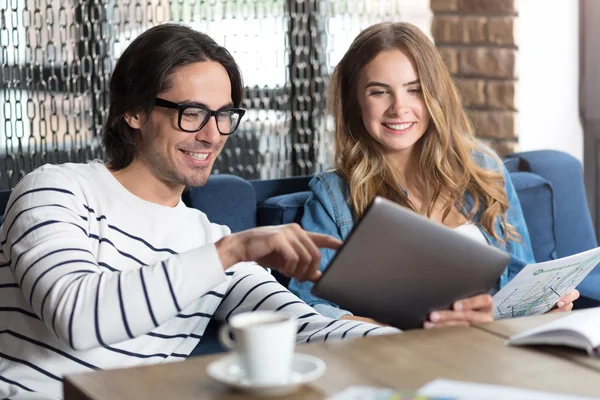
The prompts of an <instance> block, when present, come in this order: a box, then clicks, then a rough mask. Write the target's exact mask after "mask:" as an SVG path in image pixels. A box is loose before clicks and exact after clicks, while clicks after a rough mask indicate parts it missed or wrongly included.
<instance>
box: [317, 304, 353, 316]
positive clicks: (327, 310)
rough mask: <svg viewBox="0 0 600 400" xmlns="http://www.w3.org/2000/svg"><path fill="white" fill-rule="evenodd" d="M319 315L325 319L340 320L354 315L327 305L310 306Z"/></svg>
mask: <svg viewBox="0 0 600 400" xmlns="http://www.w3.org/2000/svg"><path fill="white" fill-rule="evenodd" d="M312 307H313V308H314V309H315V310H316V311H317V312H318V313H319V314H321V315H322V316H324V317H327V318H333V319H340V318H341V317H343V316H344V315H354V314H352V313H351V312H350V311H348V310H342V309H341V308H338V307H334V306H331V305H329V304H323V303H319V304H315V305H314V306H312Z"/></svg>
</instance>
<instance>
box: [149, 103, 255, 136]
mask: <svg viewBox="0 0 600 400" xmlns="http://www.w3.org/2000/svg"><path fill="white" fill-rule="evenodd" d="M154 105H155V106H157V107H164V108H171V109H173V110H177V111H178V112H179V116H178V119H177V124H178V125H179V129H181V130H182V131H185V132H198V131H199V130H200V129H202V128H204V126H205V125H206V124H207V123H208V120H209V119H210V118H211V117H213V116H214V117H215V120H216V121H217V129H218V131H219V133H220V134H221V135H231V134H232V133H233V132H235V130H236V129H237V128H238V126H239V125H240V121H241V120H242V117H243V116H244V114H245V113H246V110H243V109H241V108H234V107H225V108H221V109H219V110H216V111H213V110H211V109H210V108H208V107H205V106H203V105H201V104H177V103H173V102H172V101H169V100H165V99H161V98H158V97H157V98H155V99H154Z"/></svg>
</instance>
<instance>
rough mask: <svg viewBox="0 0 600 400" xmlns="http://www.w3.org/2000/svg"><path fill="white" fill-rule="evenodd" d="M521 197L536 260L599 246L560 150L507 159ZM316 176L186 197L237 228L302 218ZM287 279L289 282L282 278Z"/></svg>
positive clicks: (596, 296)
mask: <svg viewBox="0 0 600 400" xmlns="http://www.w3.org/2000/svg"><path fill="white" fill-rule="evenodd" d="M504 163H505V165H506V167H507V169H508V170H509V172H510V174H511V178H512V180H513V183H514V186H515V189H516V190H517V194H518V196H519V199H520V201H521V206H522V208H523V212H524V215H525V220H526V223H527V227H528V229H529V233H530V236H531V241H532V247H533V253H534V256H535V259H536V261H538V262H542V261H548V260H552V259H555V258H560V257H565V256H568V255H572V254H576V253H579V252H582V251H585V250H589V249H592V248H594V247H597V246H598V242H597V239H596V236H595V233H594V228H593V226H592V221H591V217H590V213H589V208H588V204H587V199H586V195H585V187H584V184H583V171H582V167H581V163H580V162H579V161H578V160H577V159H575V158H574V157H572V156H570V155H568V154H566V153H563V152H559V151H554V150H539V151H530V152H522V153H516V154H512V155H510V156H507V157H505V158H504ZM309 181H310V177H294V178H284V179H275V180H255V181H245V180H243V179H241V178H238V177H234V176H229V175H213V176H211V178H210V179H209V181H208V183H207V185H205V186H203V187H200V188H193V189H190V190H189V191H187V192H186V193H185V195H184V201H185V202H186V203H187V204H188V205H190V206H193V207H196V208H199V209H200V210H203V211H204V212H205V213H206V214H207V215H208V217H209V219H210V220H211V221H213V222H217V223H220V224H225V225H227V226H229V227H230V228H231V230H232V231H233V232H237V231H240V230H243V229H247V228H251V227H254V226H264V225H276V224H284V223H290V222H298V223H299V222H300V219H301V218H302V213H303V205H304V202H305V201H306V199H307V197H308V195H309V192H308V182H309ZM278 279H280V281H282V283H284V284H286V283H287V281H286V280H285V279H284V278H283V277H280V276H278ZM578 289H579V290H580V291H581V293H582V296H583V298H582V299H581V301H578V305H582V306H585V305H589V304H594V305H596V304H598V302H600V268H597V269H596V270H594V271H593V272H592V273H591V274H590V275H589V276H588V277H587V278H586V279H585V280H584V281H583V282H582V283H581V285H580V286H579V287H578Z"/></svg>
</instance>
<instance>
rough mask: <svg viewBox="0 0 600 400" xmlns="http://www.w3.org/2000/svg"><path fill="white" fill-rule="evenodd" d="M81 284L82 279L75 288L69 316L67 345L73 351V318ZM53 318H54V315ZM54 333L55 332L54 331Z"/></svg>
mask: <svg viewBox="0 0 600 400" xmlns="http://www.w3.org/2000/svg"><path fill="white" fill-rule="evenodd" d="M100 278H102V275H100ZM82 283H83V279H81V280H80V281H79V286H77V293H76V294H75V296H74V299H73V307H72V308H71V316H70V317H69V345H70V346H71V348H72V349H73V350H75V347H73V318H75V308H77V299H79V292H80V290H81V284H82ZM97 301H98V298H96V302H97ZM56 309H58V307H56ZM54 316H56V314H55V315H54ZM52 328H54V318H53V319H52ZM54 332H56V330H55V331H54Z"/></svg>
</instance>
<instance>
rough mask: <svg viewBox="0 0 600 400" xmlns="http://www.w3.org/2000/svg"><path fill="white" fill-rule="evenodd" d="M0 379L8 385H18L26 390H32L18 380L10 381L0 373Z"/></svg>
mask: <svg viewBox="0 0 600 400" xmlns="http://www.w3.org/2000/svg"><path fill="white" fill-rule="evenodd" d="M0 381H4V382H6V383H8V384H9V385H13V386H17V387H20V388H21V389H23V390H27V391H28V392H33V390H31V389H29V388H28V387H27V386H23V385H21V384H20V383H19V382H15V381H12V380H10V379H8V378H5V377H3V376H2V375H0ZM7 399H8V397H7Z"/></svg>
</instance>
